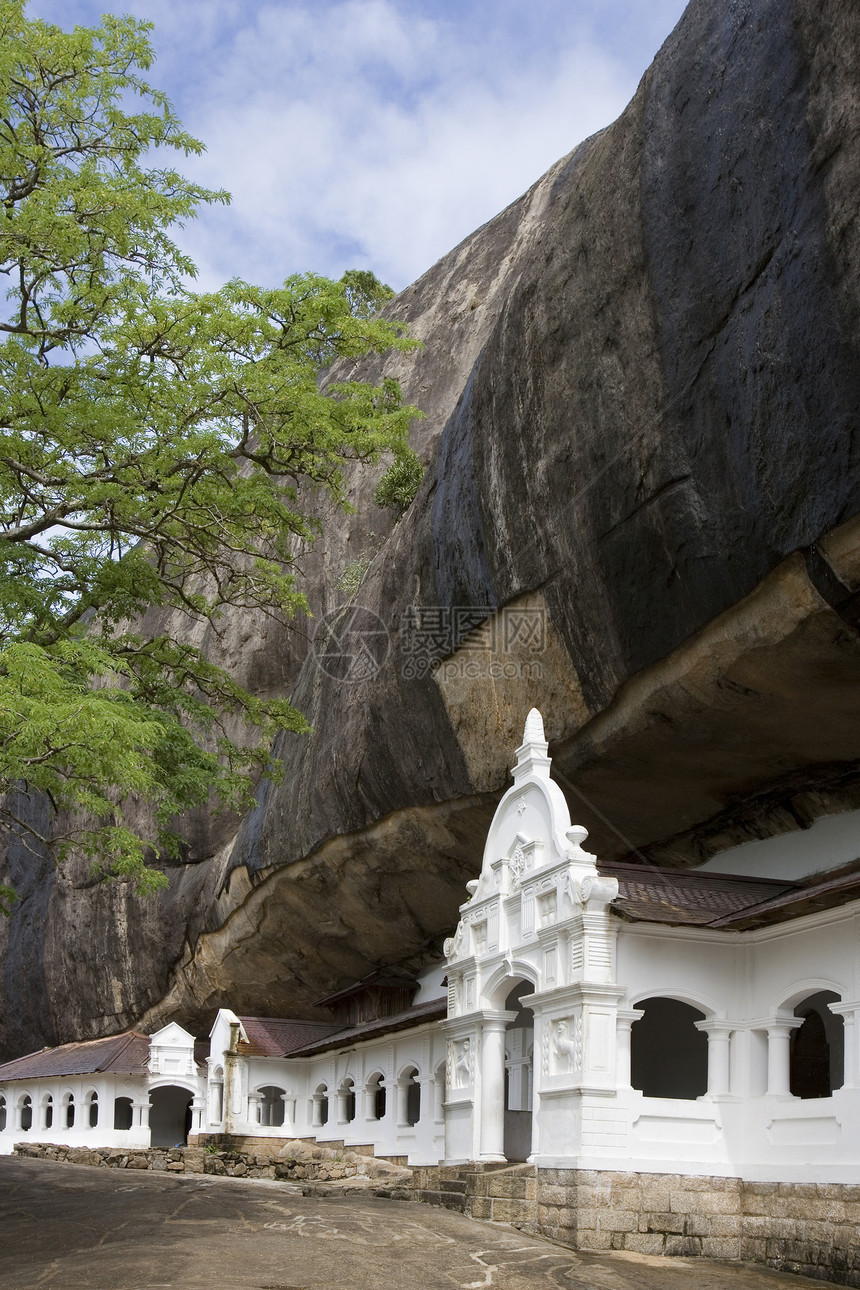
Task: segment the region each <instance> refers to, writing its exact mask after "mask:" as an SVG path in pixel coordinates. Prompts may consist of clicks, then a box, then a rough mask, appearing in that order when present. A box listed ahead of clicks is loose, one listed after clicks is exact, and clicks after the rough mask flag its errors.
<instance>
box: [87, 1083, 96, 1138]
mask: <svg viewBox="0 0 860 1290" xmlns="http://www.w3.org/2000/svg"><path fill="white" fill-rule="evenodd" d="M86 1106H87V1123H88V1124H89V1126H90V1128H91V1129H94V1128H95V1127H96V1125H97V1124H98V1122H99V1095H98V1093H97V1092H96V1091H95V1089H93V1091H92V1092H91V1093H88V1094H87V1099H86Z"/></svg>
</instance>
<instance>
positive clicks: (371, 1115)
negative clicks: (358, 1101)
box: [364, 1084, 376, 1124]
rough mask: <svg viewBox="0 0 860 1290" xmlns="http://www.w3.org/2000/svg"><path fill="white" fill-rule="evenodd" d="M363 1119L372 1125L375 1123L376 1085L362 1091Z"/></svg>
mask: <svg viewBox="0 0 860 1290" xmlns="http://www.w3.org/2000/svg"><path fill="white" fill-rule="evenodd" d="M364 1118H365V1120H369V1121H370V1122H371V1123H372V1124H373V1123H375V1122H376V1085H375V1084H374V1085H373V1086H372V1087H369V1088H365V1090H364Z"/></svg>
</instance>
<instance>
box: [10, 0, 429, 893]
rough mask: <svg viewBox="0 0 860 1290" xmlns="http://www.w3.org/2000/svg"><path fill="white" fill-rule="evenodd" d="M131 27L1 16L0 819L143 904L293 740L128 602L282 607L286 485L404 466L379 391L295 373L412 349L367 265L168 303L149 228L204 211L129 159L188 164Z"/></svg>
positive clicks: (279, 705) (395, 422) (396, 429)
mask: <svg viewBox="0 0 860 1290" xmlns="http://www.w3.org/2000/svg"><path fill="white" fill-rule="evenodd" d="M148 30H149V24H146V23H139V22H136V21H135V20H133V19H131V18H116V17H110V16H107V17H105V18H104V19H103V20H102V25H101V26H100V27H99V28H97V29H84V28H76V29H75V30H74V31H72V32H65V31H62V30H61V29H59V28H57V27H55V26H51V25H48V24H46V23H44V22H41V21H33V20H29V19H28V18H27V16H26V14H25V12H24V0H0V202H2V216H0V273H2V280H3V282H4V283H5V286H6V291H5V299H4V301H3V303H2V305H0V791H2V792H3V793H4V794H5V796H4V798H3V804H2V805H0V829H2V830H3V831H4V832H5V835H6V837H7V840H8V839H10V838H11V837H12V836H18V837H20V838H22V839H24V840H27V839H28V838H30V839H31V840H32V839H33V838H34V837H36V838H37V839H39V835H38V833H37V831H36V830H35V828H34V826H33V824H32V822H31V821H30V822H28V819H27V818H24V817H25V815H26V812H22V810H21V805H20V804H21V802H22V801H26V795H27V794H28V793H29V794H33V793H35V794H39V795H43V796H46V797H47V798H48V799H49V800H50V802H51V803H52V804H53V806H54V808H55V809H56V812H57V815H58V818H59V817H62V818H63V819H68V820H71V821H72V822H71V823H70V824H69V825H68V826H67V827H66V826H63V827H62V828H59V830H58V829H55V830H54V831H53V834H54V840H53V842H52V845H54V844H56V843H57V838H58V839H59V845H60V847H63V846H69V845H74V846H75V847H76V848H78V849H79V850H82V851H83V852H84V853H85V854H88V855H89V856H91V858H92V860H93V863H94V864H96V865H97V866H100V867H101V869H102V870H103V871H104V872H110V873H113V874H117V875H128V876H130V877H131V878H132V879H133V880H134V881H135V883H136V884H137V888H138V890H141V891H146V890H148V889H151V888H154V887H157V886H159V885H162V884H163V883H164V881H165V879H164V876H163V874H162V873H161V872H160V871H159V870H158V869H157V868H150V867H148V866H147V857H149V858H150V859H151V858H152V857H153V856H154V855H155V856H158V855H159V854H160V855H162V856H163V855H165V854H168V853H172V854H175V853H176V851H177V848H178V846H179V840H178V837H177V836H176V834H175V832H174V831H173V829H172V822H173V821H175V818H176V817H177V816H178V815H179V814H180V813H181V812H182V811H184V810H186V809H188V808H189V807H192V806H195V805H199V804H200V803H202V802H204V801H206V800H207V799H208V798H210V796H211V794H212V793H214V794H215V795H216V797H217V799H218V800H219V801H220V803H222V804H223V805H225V806H230V807H234V808H237V807H241V806H242V805H243V804H244V803H246V802H247V801H248V797H249V793H250V791H251V784H252V782H253V779H254V777H255V775H258V774H259V773H260V772H261V771H263V770H267V771H269V772H270V773H272V772H275V773H276V767H273V765H272V763H271V759H270V755H269V750H270V748H271V741H272V737H273V736H274V734H275V733H276V732H277V731H278V730H282V729H289V730H297V731H300V730H303V729H305V728H306V727H305V723H304V721H303V719H302V717H301V715H300V714H299V713H298V712H297V711H295V710H294V709H293V708H292V707H291V706H290V704H289V703H288V702H286V701H285V700H274V701H263V700H261V699H259V698H257V697H255V696H254V695H252V694H251V693H249V692H248V691H247V690H245V689H243V688H242V687H241V686H240V685H238V684H237V683H236V682H235V681H234V680H233V679H232V678H231V677H230V676H229V675H228V674H227V673H225V672H224V671H222V670H220V669H219V668H218V667H216V666H214V665H213V664H212V663H211V662H208V661H207V660H206V658H204V657H203V655H202V654H201V653H200V651H199V650H197V649H196V648H195V647H194V646H193V645H192V644H190V643H189V641H190V639H191V637H192V633H191V632H189V633H188V638H187V639H180V638H179V637H178V634H176V635H174V637H173V638H171V637H170V636H168V635H162V636H158V637H148V636H147V635H145V634H143V633H142V632H141V631H140V630H139V629H138V628H136V627H135V624H136V623H139V621H140V617H141V616H142V614H143V613H144V612H145V610H146V609H147V608H148V607H149V606H159V607H161V608H162V609H179V610H181V611H183V612H184V613H185V614H187V615H188V616H189V618H190V619H191V620H192V621H194V620H201V619H209V620H214V619H217V616H218V615H219V613H220V612H221V611H222V610H224V609H225V608H226V607H227V606H234V607H238V608H248V609H255V610H257V609H259V610H263V611H266V612H269V613H272V614H277V615H290V614H294V613H296V612H297V611H300V610H301V609H302V608H303V607H304V603H305V602H304V599H303V597H302V595H301V594H300V592H299V591H298V590H297V587H296V585H295V582H294V579H293V576H292V575H291V572H290V566H291V562H292V559H293V557H294V553H295V549H296V541H297V539H301V540H311V539H312V538H313V537H314V535H315V533H316V531H317V523H316V521H315V519H314V516H313V514H312V512H311V509H310V507H309V503H308V501H307V498H308V494H309V492H311V493H312V492H313V491H314V490H315V489H316V490H320V489H321V490H325V492H326V493H328V494H329V495H331V496H332V497H333V498H334V499H335V500H336V502H338V503H339V504H342V505H347V504H348V498H347V482H346V473H345V472H346V471H347V470H348V469H349V467H350V464H351V463H354V462H356V461H373V460H375V459H376V458H377V457H378V456H379V455H380V453H382V452H384V451H389V452H390V451H393V452H394V454H395V459H398V458H400V457H402V456H403V455H404V454H406V453H408V451H409V449H408V443H407V429H408V424H409V420H410V418H411V417H412V416H413V415H415V409H412V408H408V407H404V406H403V405H402V402H401V399H400V393H399V389H398V387H397V385H396V383H394V382H388V381H386V382H384V383H383V385H382V386H379V387H376V386H372V385H369V384H363V383H360V382H346V381H339V382H338V381H334V382H328V383H326V384H325V386H324V388H322V387H321V386H320V383H319V374H320V368H321V366H327V365H329V364H331V363H332V362H333V361H335V360H337V359H340V358H358V357H361V356H362V355H365V354H368V353H373V352H384V351H386V350H388V349H390V348H392V347H394V348H400V349H404V348H408V347H409V346H410V345H411V344H412V342H410V341H409V340H408V339H406V338H405V336H404V333H403V329H402V327H400V326H398V325H397V324H396V323H392V322H390V321H386V320H384V319H382V318H380V317H378V316H377V311H378V309H379V307H380V305H381V304H382V303H383V301H384V300H385V299H387V298H388V297H389V296H390V295H391V294H392V293H391V292H390V290H389V289H388V288H385V287H383V286H382V285H381V284H380V283H379V282H378V281H377V280H376V279H375V278H374V277H373V275H372V274H368V273H363V272H357V271H354V272H351V273H348V274H346V275H345V276H344V278H343V279H342V280H341V281H340V282H333V281H330V280H328V279H325V278H321V277H316V276H312V275H305V276H298V277H293V278H290V279H288V281H287V282H286V283H285V284H284V285H283V286H282V287H279V288H277V289H274V290H265V289H262V288H260V287H256V286H251V285H249V284H248V283H245V282H241V281H232V282H230V283H228V284H227V285H226V286H225V287H224V288H223V289H222V290H220V291H216V292H209V293H202V294H201V293H195V292H192V291H191V290H189V289H188V283H189V281H190V280H191V279H192V278H193V275H194V266H193V264H192V263H191V262H190V261H189V260H188V258H187V256H185V255H184V254H183V253H182V251H181V250H180V249H179V247H178V246H177V245H176V243H175V242H174V240H173V237H172V229H173V228H174V227H175V226H177V225H181V224H182V223H183V221H185V220H187V219H189V218H191V217H193V216H194V214H195V210H196V209H197V208H198V207H199V206H200V205H201V203H204V204H205V203H212V202H225V201H227V200H228V199H227V195H226V194H225V193H222V192H211V191H208V190H206V189H204V188H201V187H199V186H198V185H196V184H193V183H190V182H189V181H188V180H186V179H184V178H183V177H182V176H181V175H180V174H179V173H178V172H177V171H175V170H173V169H171V168H170V167H169V166H167V165H164V164H159V165H157V166H152V167H149V168H147V166H146V165H145V164H144V163H145V157H146V154H149V153H150V152H151V150H153V149H156V150H157V156H158V158H159V159H161V158H164V157H169V156H170V154H171V150H172V151H173V152H175V153H181V154H186V155H187V154H190V153H197V152H199V151H201V147H202V145H201V144H200V143H198V142H197V141H196V140H195V139H193V138H191V137H189V136H188V135H187V134H185V133H184V132H183V131H182V129H181V127H180V124H179V122H178V121H177V120H176V118H175V117H174V115H173V113H172V111H171V109H170V106H169V104H168V102H167V100H166V99H165V98H164V96H163V95H162V94H161V93H159V92H158V91H157V90H155V89H153V88H152V87H151V86H150V85H149V84H148V83H147V81H146V80H144V79H142V74H143V73H145V72H146V71H147V69H148V68H149V66H150V64H151V62H152V57H153V55H152V50H151V47H150V45H149V42H148V35H147V33H148ZM135 106H139V107H140V109H141V110H140V111H137V112H135V111H133V110H131V109H132V108H134V107H135ZM308 485H310V486H313V487H312V488H311V489H310V490H309V489H308ZM237 715H238V716H239V717H241V718H242V720H243V722H244V723H245V725H246V727H248V728H253V729H254V730H255V731H256V735H254V736H253V737H249V738H248V740H247V741H246V742H245V743H240V742H237V741H236V740H235V738H229V737H228V736H227V734H226V732H225V724H224V721H225V718H226V717H236V716H237ZM231 728H233V729H235V722H234V723H233V726H232V727H231ZM22 794H23V797H22ZM141 803H144V804H146V806H147V810H148V816H149V818H150V819H151V820H153V821H154V823H153V824H152V826H151V828H148V829H144V830H142V829H141V828H140V827H139V826H136V825H135V823H134V821H135V820H136V819H139V818H141V812H140V810H139V807H140V804H141ZM144 814H146V812H144ZM39 842H40V845H41V844H42V843H46V844H47V843H48V842H51V839H48V838H43V839H39ZM11 895H12V893H11V892H10V890H9V889H8V888H2V889H0V899H2V900H4V901H5V902H6V904H7V905H8V902H9V900H10V899H11Z"/></svg>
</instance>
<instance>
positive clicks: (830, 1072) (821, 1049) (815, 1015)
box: [789, 990, 845, 1098]
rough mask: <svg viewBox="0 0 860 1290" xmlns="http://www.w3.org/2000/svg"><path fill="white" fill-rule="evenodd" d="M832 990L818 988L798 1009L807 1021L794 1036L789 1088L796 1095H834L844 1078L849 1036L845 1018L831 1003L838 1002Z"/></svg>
mask: <svg viewBox="0 0 860 1290" xmlns="http://www.w3.org/2000/svg"><path fill="white" fill-rule="evenodd" d="M838 1002H839V995H838V994H835V993H834V992H833V991H832V990H818V991H816V993H815V994H810V995H809V996H808V997H807V998H806V999H803V1000H802V1001H801V1002H800V1003H799V1004H798V1005H797V1007H796V1008H795V1009H794V1015H795V1017H802V1018H803V1022H802V1024H801V1025H800V1026H798V1028H797V1030H795V1031H794V1033H793V1034H792V1036H791V1049H790V1053H789V1087H790V1088H791V1092H792V1093H793V1095H794V1096H795V1097H803V1098H811V1097H830V1094H831V1093H832V1092H833V1090H834V1089H835V1088H841V1087H842V1084H843V1080H844V1065H845V1056H844V1053H845V1038H844V1031H843V1022H842V1017H841V1016H840V1015H839V1014H838V1013H834V1012H831V1011H830V1009H829V1007H828V1006H827V1005H828V1004H830V1003H838Z"/></svg>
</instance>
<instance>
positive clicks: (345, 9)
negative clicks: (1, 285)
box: [28, 0, 685, 289]
mask: <svg viewBox="0 0 860 1290" xmlns="http://www.w3.org/2000/svg"><path fill="white" fill-rule="evenodd" d="M108 7H109V5H108V3H106V0H31V3H30V5H29V7H28V13H29V15H30V16H31V17H43V18H46V19H48V20H49V21H53V22H57V23H59V24H61V25H62V26H71V25H73V24H75V23H80V24H83V25H87V26H89V25H95V24H97V22H98V20H99V15H100V14H101V13H102V12H103V11H104V10H105V9H106V8H108ZM684 7H685V0H460V3H455V2H454V0H436V2H435V3H433V2H431V0H125V3H122V2H120V3H119V4H117V6H116V7H115V9H114V11H115V12H120V13H126V12H128V13H132V14H134V15H135V16H136V17H139V18H142V19H146V20H149V21H152V22H154V23H155V31H154V33H153V36H152V39H153V43H154V45H155V48H156V50H157V52H158V61H157V63H156V64H155V67H154V68H153V69H152V71H151V73H150V79H151V80H152V82H153V84H155V85H157V86H158V87H159V88H161V89H163V90H165V91H166V92H167V94H168V95H169V96H170V98H171V100H172V102H173V104H174V106H175V108H176V110H177V112H178V114H179V116H180V118H181V120H182V122H183V124H184V126H185V128H186V129H188V130H189V131H190V132H191V133H192V134H195V135H196V136H197V137H198V138H200V139H202V140H203V142H204V143H205V144H206V148H207V151H206V153H205V155H204V156H203V157H202V158H189V159H188V160H187V161H186V162H185V163H184V165H183V167H182V168H183V169H184V171H185V173H186V174H187V175H189V176H190V177H193V178H195V179H198V180H199V181H200V182H203V183H205V184H207V185H209V186H211V187H213V188H222V187H223V188H227V189H228V190H229V191H230V192H231V193H232V195H233V201H232V204H231V205H230V206H229V207H227V208H226V209H222V208H216V209H213V210H207V211H206V212H205V213H204V214H202V216H201V217H200V218H199V219H198V220H196V221H195V222H194V223H193V224H190V225H189V226H188V228H187V229H186V230H185V231H184V232H183V233H182V235H181V238H180V240H181V241H182V243H183V245H184V246H185V248H186V249H187V250H188V251H189V252H190V253H191V255H192V256H193V258H194V259H195V261H196V262H197V264H198V266H199V269H200V278H199V281H200V285H201V286H204V287H214V286H217V285H219V284H220V283H221V282H222V281H224V280H225V279H226V278H229V277H231V276H233V275H238V276H240V277H244V278H247V279H249V280H251V281H255V282H259V283H261V284H263V285H274V283H276V282H279V281H281V280H282V279H283V278H284V277H285V276H286V275H287V274H288V273H293V272H301V271H305V270H313V271H316V272H320V273H327V274H331V275H333V276H339V275H340V273H342V272H343V270H344V269H345V268H348V267H358V268H365V267H366V268H372V269H373V270H374V271H375V272H376V273H377V274H378V275H379V276H380V277H381V278H383V279H384V280H385V281H387V282H390V283H391V285H392V286H394V287H395V288H397V289H400V288H402V287H404V286H406V285H407V284H408V283H409V282H411V281H412V280H413V279H414V278H416V277H418V276H419V275H420V274H421V273H422V272H423V271H424V270H425V269H427V268H429V267H430V265H431V264H433V263H434V262H435V261H436V260H437V259H438V258H439V256H441V255H444V254H445V252H446V251H448V250H450V249H451V247H453V246H455V245H456V243H457V242H459V241H460V239H461V238H463V237H465V236H466V235H467V234H468V233H470V232H471V231H472V230H473V229H475V228H477V227H478V226H479V225H480V224H482V223H484V222H485V221H486V220H488V219H490V218H491V217H492V216H493V215H494V214H496V213H497V212H498V211H499V210H501V209H502V208H503V207H504V206H505V205H507V203H508V202H510V201H512V200H514V198H516V197H518V196H519V194H520V193H522V192H523V191H524V190H525V189H526V188H528V187H529V185H530V184H531V183H533V182H534V180H535V179H537V178H538V177H539V176H540V175H541V174H542V173H543V172H544V170H546V169H547V167H548V166H550V165H551V164H552V163H553V162H554V161H556V160H557V159H558V158H559V157H561V156H563V155H564V154H565V153H567V152H569V151H570V150H571V148H573V147H574V146H575V145H576V144H577V143H578V142H579V141H580V140H581V139H583V138H585V137H586V136H587V135H589V134H591V133H593V132H594V131H595V130H597V129H600V128H601V127H602V126H604V125H607V124H608V123H609V122H610V121H612V120H613V119H614V118H615V117H616V116H617V115H618V113H619V112H620V111H621V110H622V109H623V108H624V106H625V105H626V103H627V102H628V101H629V99H630V97H631V96H632V94H633V93H634V91H635V89H636V85H637V84H638V82H639V79H640V77H641V76H642V74H643V72H644V71H645V69H646V68H647V66H648V65H649V63H650V62H651V60H652V59H653V57H654V55H655V54H656V52H657V50H658V48H659V47H660V45H661V44H662V42H663V40H664V39H665V38H666V36H667V35H668V34H669V32H670V31H671V30H672V28H673V27H674V25H675V23H676V22H677V21H678V19H679V17H680V16H681V13H682V12H683V10H684Z"/></svg>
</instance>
